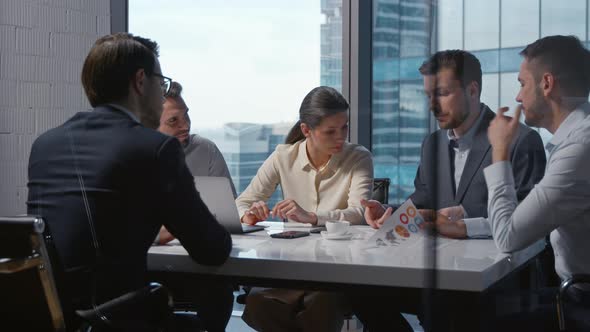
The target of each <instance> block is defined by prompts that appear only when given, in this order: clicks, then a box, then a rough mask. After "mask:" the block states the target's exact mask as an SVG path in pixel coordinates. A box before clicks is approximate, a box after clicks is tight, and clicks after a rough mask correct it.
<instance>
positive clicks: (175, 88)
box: [165, 81, 182, 99]
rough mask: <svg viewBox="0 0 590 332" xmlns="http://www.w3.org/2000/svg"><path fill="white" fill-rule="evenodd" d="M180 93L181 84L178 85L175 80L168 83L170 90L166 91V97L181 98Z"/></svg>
mask: <svg viewBox="0 0 590 332" xmlns="http://www.w3.org/2000/svg"><path fill="white" fill-rule="evenodd" d="M181 94H182V85H180V83H178V82H176V81H172V83H170V90H169V91H168V93H167V94H166V96H165V97H166V98H174V99H176V98H182V96H181Z"/></svg>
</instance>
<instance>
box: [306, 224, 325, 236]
mask: <svg viewBox="0 0 590 332" xmlns="http://www.w3.org/2000/svg"><path fill="white" fill-rule="evenodd" d="M325 230H326V226H316V227H312V228H311V229H310V230H309V232H310V233H317V234H319V233H321V232H323V231H325Z"/></svg>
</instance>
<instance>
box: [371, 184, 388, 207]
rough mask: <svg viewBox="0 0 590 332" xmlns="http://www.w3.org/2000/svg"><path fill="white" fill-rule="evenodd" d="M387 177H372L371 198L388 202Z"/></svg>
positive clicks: (383, 202)
mask: <svg viewBox="0 0 590 332" xmlns="http://www.w3.org/2000/svg"><path fill="white" fill-rule="evenodd" d="M389 182H390V181H389V178H375V179H373V199H374V200H376V201H379V202H380V203H382V204H387V203H388V202H389Z"/></svg>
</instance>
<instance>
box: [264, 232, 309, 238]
mask: <svg viewBox="0 0 590 332" xmlns="http://www.w3.org/2000/svg"><path fill="white" fill-rule="evenodd" d="M308 235H309V232H302V231H285V232H281V233H274V234H271V235H270V237H274V238H276V239H294V238H298V237H304V236H308Z"/></svg>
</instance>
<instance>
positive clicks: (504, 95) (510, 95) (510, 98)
mask: <svg viewBox="0 0 590 332" xmlns="http://www.w3.org/2000/svg"><path fill="white" fill-rule="evenodd" d="M519 89H520V83H519V82H518V73H504V74H502V75H500V106H502V107H503V106H507V107H510V109H511V110H512V109H513V108H514V107H515V106H516V94H517V93H518V90H519Z"/></svg>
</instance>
